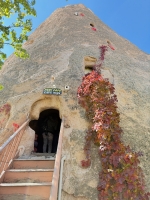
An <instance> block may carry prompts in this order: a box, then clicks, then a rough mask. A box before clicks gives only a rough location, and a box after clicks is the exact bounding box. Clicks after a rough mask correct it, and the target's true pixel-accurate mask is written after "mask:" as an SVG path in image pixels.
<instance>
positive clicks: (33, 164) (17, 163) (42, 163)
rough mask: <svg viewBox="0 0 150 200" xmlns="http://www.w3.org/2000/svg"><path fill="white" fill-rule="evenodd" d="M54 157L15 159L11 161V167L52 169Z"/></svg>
mask: <svg viewBox="0 0 150 200" xmlns="http://www.w3.org/2000/svg"><path fill="white" fill-rule="evenodd" d="M54 163H55V159H54V158H53V159H50V160H45V159H44V160H41V159H36V160H35V159H34V160H28V159H15V160H14V161H13V163H12V167H11V168H12V169H54Z"/></svg>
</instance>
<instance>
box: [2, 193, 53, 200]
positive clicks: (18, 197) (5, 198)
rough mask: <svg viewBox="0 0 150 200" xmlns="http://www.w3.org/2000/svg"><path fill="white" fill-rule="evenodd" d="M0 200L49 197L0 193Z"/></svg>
mask: <svg viewBox="0 0 150 200" xmlns="http://www.w3.org/2000/svg"><path fill="white" fill-rule="evenodd" d="M0 200H49V198H42V197H39V196H30V195H26V194H13V195H12V194H10V195H9V194H2V195H1V194H0Z"/></svg>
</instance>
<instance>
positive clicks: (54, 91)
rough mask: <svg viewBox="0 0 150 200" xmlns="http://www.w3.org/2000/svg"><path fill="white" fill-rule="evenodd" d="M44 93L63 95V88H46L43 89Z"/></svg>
mask: <svg viewBox="0 0 150 200" xmlns="http://www.w3.org/2000/svg"><path fill="white" fill-rule="evenodd" d="M43 94H54V95H61V94H62V90H61V89H58V88H45V89H44V90H43Z"/></svg>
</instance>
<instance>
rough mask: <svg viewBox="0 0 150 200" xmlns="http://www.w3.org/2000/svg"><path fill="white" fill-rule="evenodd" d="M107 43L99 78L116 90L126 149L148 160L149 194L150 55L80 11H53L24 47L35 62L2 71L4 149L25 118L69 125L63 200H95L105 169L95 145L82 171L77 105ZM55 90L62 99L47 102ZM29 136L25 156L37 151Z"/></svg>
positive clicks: (10, 63)
mask: <svg viewBox="0 0 150 200" xmlns="http://www.w3.org/2000/svg"><path fill="white" fill-rule="evenodd" d="M90 24H92V26H91V25H90ZM93 26H94V27H95V29H93ZM107 41H110V42H111V44H112V45H113V47H114V49H115V50H112V49H111V48H110V49H109V51H108V52H107V53H106V56H105V61H104V65H103V70H102V73H103V75H104V76H105V77H106V78H109V79H110V81H111V82H112V83H114V85H115V89H116V94H117V96H118V100H119V101H118V111H119V112H120V117H121V123H120V124H121V127H122V129H123V131H124V135H123V140H124V142H125V144H127V145H130V146H131V147H132V149H133V150H135V151H141V152H143V157H141V158H140V160H141V167H142V169H143V171H144V174H145V177H146V185H147V187H148V186H149V185H150V174H149V171H150V169H149V166H150V163H149V161H148V157H149V156H148V152H149V143H150V126H149V124H150V123H149V120H150V115H149V113H150V101H149V100H150V84H149V81H150V78H149V77H150V55H148V54H145V53H144V52H142V51H141V50H139V49H138V48H137V47H136V46H135V45H133V44H131V43H130V42H129V41H127V40H126V39H124V38H122V37H120V36H119V35H117V34H116V33H115V32H114V31H113V30H111V29H110V28H109V27H107V26H106V25H105V24H103V23H102V22H101V21H100V20H99V19H98V18H97V17H96V16H95V15H94V14H93V13H92V12H91V11H90V10H89V9H87V8H86V7H84V6H83V5H81V4H79V5H73V6H67V7H65V8H60V9H58V10H56V11H55V12H54V13H53V14H52V15H51V16H50V17H49V18H48V19H47V20H46V21H45V22H43V23H42V24H41V25H40V26H39V27H38V28H37V29H36V30H35V31H34V33H32V34H31V35H30V37H29V39H28V41H27V42H26V43H25V44H24V45H23V46H24V48H25V49H27V51H28V52H29V54H30V59H27V60H21V59H19V58H16V57H15V56H14V55H11V56H10V57H9V58H8V59H7V60H6V62H5V64H4V66H3V68H2V70H1V71H0V83H1V84H3V85H4V90H3V91H0V106H1V108H3V106H4V105H5V104H8V105H10V106H11V109H10V112H9V113H7V114H6V113H5V112H4V109H3V111H2V112H1V117H0V120H1V124H3V125H2V127H1V132H0V144H2V143H3V142H4V141H6V140H7V138H8V137H9V136H10V135H11V134H12V133H13V129H12V124H13V123H17V124H19V125H21V124H22V123H23V122H24V121H25V120H26V117H27V115H28V114H29V116H30V119H31V120H37V119H38V118H39V115H40V113H41V112H42V111H43V110H46V109H57V110H59V113H60V118H62V117H64V118H65V131H64V136H63V155H66V156H67V159H66V161H65V164H64V172H63V188H62V189H63V197H62V199H63V200H75V199H78V200H93V199H97V189H96V187H97V182H98V172H99V171H100V168H101V164H100V161H98V159H97V157H98V150H97V147H95V146H94V145H93V147H92V165H91V167H90V168H88V169H83V168H82V167H81V164H80V161H81V160H82V159H84V158H85V155H84V151H83V146H84V137H85V133H86V130H87V128H88V122H87V120H86V118H85V112H84V110H83V109H82V108H81V107H80V106H79V105H78V102H77V97H76V93H77V88H78V86H79V85H80V83H81V81H82V77H83V76H84V74H85V72H86V69H87V68H88V69H89V70H90V67H91V66H92V65H94V63H95V61H96V59H97V58H98V56H99V49H98V47H99V46H100V45H107ZM54 85H55V86H54ZM55 87H56V88H59V89H61V90H62V94H61V95H59V96H56V95H45V94H43V89H45V88H55ZM2 120H3V121H4V123H2ZM6 120H7V122H6ZM8 130H10V131H8ZM32 134H34V131H31V130H29V127H26V131H25V135H24V137H23V139H22V141H21V145H23V146H24V147H25V151H24V153H27V154H28V153H29V150H30V149H32V147H33V142H34V141H32V144H31V146H30V147H29V146H28V138H29V140H30V143H31V139H33V140H34V137H33V136H32ZM26 149H27V150H26Z"/></svg>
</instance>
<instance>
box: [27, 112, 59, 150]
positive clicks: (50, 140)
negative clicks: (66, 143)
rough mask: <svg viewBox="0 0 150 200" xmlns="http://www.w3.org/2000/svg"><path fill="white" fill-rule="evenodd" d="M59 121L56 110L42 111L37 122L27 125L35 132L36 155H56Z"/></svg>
mask: <svg viewBox="0 0 150 200" xmlns="http://www.w3.org/2000/svg"><path fill="white" fill-rule="evenodd" d="M60 125H61V119H60V117H59V111H58V110H56V109H48V110H44V111H42V112H41V113H40V116H39V119H38V120H32V121H30V123H29V126H30V128H32V129H33V130H34V131H35V141H34V151H35V152H37V153H56V151H57V145H58V139H59V131H60Z"/></svg>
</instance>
